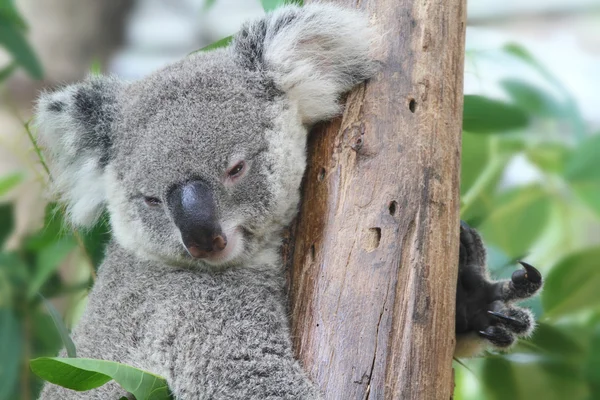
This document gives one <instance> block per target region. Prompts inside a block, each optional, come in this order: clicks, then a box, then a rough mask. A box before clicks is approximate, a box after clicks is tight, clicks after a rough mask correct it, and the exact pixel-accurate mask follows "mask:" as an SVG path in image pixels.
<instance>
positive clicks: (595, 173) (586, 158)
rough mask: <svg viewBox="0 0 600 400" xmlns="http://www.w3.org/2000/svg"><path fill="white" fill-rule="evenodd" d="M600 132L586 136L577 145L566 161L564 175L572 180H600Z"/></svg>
mask: <svg viewBox="0 0 600 400" xmlns="http://www.w3.org/2000/svg"><path fill="white" fill-rule="evenodd" d="M599 155H600V133H598V134H595V135H593V136H590V137H588V138H586V139H585V140H584V141H583V142H581V143H580V144H579V146H577V148H576V149H575V151H574V152H573V153H572V154H571V156H570V157H569V159H568V161H567V165H566V168H565V177H566V178H567V179H568V180H570V181H572V182H581V181H598V182H600V168H598V156H599Z"/></svg>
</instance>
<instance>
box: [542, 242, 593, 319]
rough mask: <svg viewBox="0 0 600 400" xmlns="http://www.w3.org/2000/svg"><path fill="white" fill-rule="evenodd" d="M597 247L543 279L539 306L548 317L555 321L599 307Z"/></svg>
mask: <svg viewBox="0 0 600 400" xmlns="http://www.w3.org/2000/svg"><path fill="white" fill-rule="evenodd" d="M598 260H600V247H594V248H591V249H586V250H584V251H581V252H578V253H575V254H572V255H570V256H568V257H566V258H565V259H563V260H562V261H561V262H559V263H558V264H557V265H556V266H555V267H554V268H552V269H551V270H550V273H549V274H548V276H547V277H546V282H545V284H544V291H543V292H542V304H543V306H544V310H545V312H546V314H547V315H552V316H553V317H557V316H560V315H566V314H569V313H573V312H576V311H582V310H586V309H589V308H594V307H598V306H600V290H598V288H600V268H599V267H598Z"/></svg>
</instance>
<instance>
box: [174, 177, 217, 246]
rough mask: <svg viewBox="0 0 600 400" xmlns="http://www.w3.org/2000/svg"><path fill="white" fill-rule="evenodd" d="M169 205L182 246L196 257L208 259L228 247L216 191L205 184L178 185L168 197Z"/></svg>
mask: <svg viewBox="0 0 600 400" xmlns="http://www.w3.org/2000/svg"><path fill="white" fill-rule="evenodd" d="M167 202H168V205H169V209H170V210H171V214H172V216H173V219H174V221H175V225H177V227H178V228H179V231H180V232H181V238H182V239H183V244H184V245H185V247H186V248H187V250H188V252H189V253H190V254H191V255H192V256H193V257H196V258H204V257H208V256H209V255H210V254H211V253H214V252H217V251H220V250H223V249H224V248H225V246H227V238H226V237H225V234H224V233H223V232H222V230H221V225H220V224H219V220H218V212H217V206H216V204H215V200H214V196H213V191H212V190H211V189H210V187H209V186H208V185H207V184H206V183H205V182H203V181H193V182H188V183H185V184H182V185H178V186H175V187H174V188H173V189H172V190H171V192H170V193H169V194H168V196H167Z"/></svg>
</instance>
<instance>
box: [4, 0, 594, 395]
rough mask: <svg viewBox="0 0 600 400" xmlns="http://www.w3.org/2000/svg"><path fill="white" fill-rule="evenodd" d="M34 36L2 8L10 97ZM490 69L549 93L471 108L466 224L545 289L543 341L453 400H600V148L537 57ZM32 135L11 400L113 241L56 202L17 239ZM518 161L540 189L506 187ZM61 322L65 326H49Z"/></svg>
mask: <svg viewBox="0 0 600 400" xmlns="http://www.w3.org/2000/svg"><path fill="white" fill-rule="evenodd" d="M212 3H214V1H208V2H207V3H206V7H207V8H210V7H211V6H212ZM279 3H281V2H280V1H275V0H271V1H263V6H264V7H265V9H269V8H272V7H275V6H277V5H278V4H279ZM26 33H27V24H26V22H25V21H24V20H23V18H22V17H21V16H20V14H19V12H18V11H17V9H16V8H15V7H14V5H13V3H12V2H11V1H10V0H0V47H3V48H4V49H5V50H6V51H7V53H8V54H10V61H9V62H8V63H7V64H6V65H5V66H4V67H2V68H0V85H2V82H6V81H7V79H8V78H9V77H10V76H11V75H13V74H14V73H15V71H18V70H21V71H25V72H26V73H27V74H29V76H30V77H31V78H33V79H41V78H42V77H43V76H44V72H43V70H42V67H41V65H40V62H39V61H38V58H37V57H36V54H35V51H34V50H32V48H31V46H30V45H29V44H28V42H27V40H26ZM220 43H221V44H222V43H226V40H225V41H223V42H220ZM489 57H495V58H496V59H500V60H510V62H511V63H518V64H520V65H521V67H522V68H525V69H528V70H529V71H530V72H531V73H533V74H535V75H536V76H537V78H538V79H537V80H536V82H539V81H540V80H541V81H543V82H544V84H543V85H540V84H538V83H535V82H531V81H528V80H526V79H524V78H522V77H519V76H515V77H511V78H507V79H505V80H503V81H502V82H501V89H502V91H503V97H502V100H498V99H497V98H496V97H494V98H491V97H485V96H480V95H466V96H465V112H464V133H463V155H462V157H463V161H462V172H461V195H462V200H461V215H462V218H463V219H465V220H466V221H467V222H468V223H469V224H470V225H472V226H474V227H476V228H478V229H479V230H480V231H481V233H482V234H483V236H484V239H485V240H486V243H487V246H488V253H489V267H490V269H491V271H492V273H493V275H494V276H495V277H498V278H508V277H509V276H510V274H511V273H512V272H513V270H514V269H515V268H516V266H515V261H516V260H518V259H525V260H527V261H528V262H530V263H532V264H533V265H535V266H536V267H537V268H538V269H540V270H541V271H542V273H543V274H544V276H545V279H546V283H545V288H544V291H543V293H542V295H541V296H539V297H537V298H535V299H533V300H530V301H528V302H527V305H528V306H530V307H531V308H532V309H533V310H534V312H535V314H536V316H537V318H538V321H539V326H538V329H537V331H536V333H535V334H534V336H533V337H531V338H529V339H527V340H522V341H520V342H519V343H518V345H517V346H515V348H514V349H513V350H512V351H511V352H509V353H505V354H503V353H496V352H489V353H488V354H486V355H485V357H482V358H478V359H473V360H460V362H457V363H455V372H456V389H455V398H456V399H459V400H475V399H565V398H569V399H573V400H576V399H600V269H599V268H598V262H599V260H600V135H599V134H598V132H594V130H593V129H592V128H591V127H590V124H589V123H588V122H587V121H586V120H585V119H584V118H583V117H582V112H581V110H580V109H579V106H578V104H577V102H576V101H575V100H574V98H573V96H572V95H571V94H570V91H569V88H568V87H565V85H564V84H563V83H562V82H561V81H560V79H558V78H556V77H555V76H553V75H552V73H551V72H550V71H549V70H548V68H547V67H546V66H544V65H542V64H541V63H539V62H538V61H537V60H536V59H535V58H534V57H533V56H532V55H531V54H530V52H529V51H528V49H526V48H524V47H523V46H521V45H519V44H509V45H505V46H502V47H498V48H494V49H488V50H486V51H485V52H469V53H467V68H469V67H470V66H471V67H473V66H477V65H478V63H480V62H481V61H482V60H483V59H485V58H489ZM97 69H98V66H94V70H97ZM479 74H482V75H483V74H484V73H483V72H482V71H479ZM22 135H23V136H24V137H26V138H28V140H30V143H31V144H30V146H29V147H30V148H31V151H32V153H33V154H27V155H26V157H29V159H31V160H34V161H33V162H32V163H30V164H31V165H30V168H24V169H21V170H15V171H13V172H10V173H8V174H5V175H4V176H0V198H2V199H5V201H3V202H2V203H1V204H0V248H1V249H2V251H0V400H13V399H16V400H29V399H34V398H36V396H37V394H38V392H39V389H40V385H41V382H40V380H39V379H38V378H37V377H36V376H35V375H33V374H32V373H31V370H30V368H29V362H28V360H30V359H32V358H36V357H41V356H53V355H55V354H56V353H57V351H58V349H59V348H60V347H61V346H62V343H63V340H61V329H63V330H64V326H66V328H67V329H69V328H71V327H72V326H73V324H74V323H75V322H76V321H77V319H78V317H79V315H80V314H81V311H82V309H83V308H84V307H85V303H86V295H87V292H88V290H89V288H90V286H91V285H92V284H93V281H94V279H95V271H96V269H97V267H98V265H99V262H100V261H101V259H102V254H103V249H104V246H105V244H106V242H107V240H108V239H109V238H110V230H109V226H108V223H107V221H106V219H103V220H102V222H101V223H100V224H98V225H97V226H96V227H95V228H94V229H92V230H90V231H86V232H78V231H73V230H72V229H70V228H69V227H67V226H66V224H65V223H64V221H63V210H62V208H61V207H60V206H58V205H56V204H54V203H49V204H47V205H46V208H45V211H44V213H43V214H44V215H45V217H44V221H43V222H42V223H41V227H38V229H35V230H31V231H29V232H27V233H26V234H25V235H21V236H20V237H18V238H17V239H16V240H14V237H13V236H14V232H13V231H14V226H15V225H14V223H15V201H18V200H15V197H14V196H11V195H12V194H13V193H14V192H15V190H17V189H18V188H19V186H20V185H23V184H24V183H23V182H31V181H32V180H33V181H36V182H37V183H40V182H41V184H45V183H46V182H47V181H48V176H47V169H46V168H45V165H44V164H43V162H42V161H40V159H39V157H38V154H37V153H39V149H38V148H37V147H36V146H35V139H34V138H35V132H34V131H32V129H31V127H30V126H29V123H28V121H27V120H22ZM1 145H2V143H1V142H0V146H1ZM30 156H31V157H30ZM517 158H518V159H521V160H526V162H527V163H528V165H530V167H533V168H534V170H535V172H536V173H535V176H534V178H532V179H528V180H526V181H525V182H520V183H518V184H507V181H510V180H509V179H507V176H510V174H513V175H514V174H515V171H514V170H513V171H512V172H510V171H509V169H510V168H511V165H514V161H515V159H517ZM519 173H520V171H519V170H517V171H516V174H517V175H518V174H519ZM17 199H18V197H17ZM32 211H33V210H32ZM11 237H12V239H13V240H11ZM39 294H41V295H42V296H43V297H42V296H40V295H39ZM44 298H46V299H49V300H50V301H49V302H46V301H44ZM56 310H59V312H60V315H61V316H62V320H63V321H64V325H63V323H62V322H61V321H60V320H57V319H56V318H53V317H52V314H53V313H57V311H56Z"/></svg>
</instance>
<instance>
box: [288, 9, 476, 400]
mask: <svg viewBox="0 0 600 400" xmlns="http://www.w3.org/2000/svg"><path fill="white" fill-rule="evenodd" d="M336 2H337V3H339V4H342V5H345V6H347V7H354V6H356V5H355V4H358V7H360V8H362V9H364V10H365V11H366V12H368V13H369V15H370V17H371V21H372V22H373V24H374V25H375V26H376V27H377V29H378V31H379V32H381V33H383V35H384V38H383V43H382V45H381V48H380V49H379V50H378V54H377V56H378V59H379V60H381V61H382V69H381V71H380V72H379V74H378V75H377V77H376V78H374V79H372V80H371V81H370V82H368V83H367V84H366V85H363V86H362V87H360V88H358V89H356V90H355V91H354V92H352V93H351V94H350V95H349V96H348V98H347V101H346V103H347V105H346V110H345V112H344V115H343V117H342V118H340V119H337V120H335V121H334V122H332V123H330V124H328V125H327V126H323V127H320V128H318V129H316V131H315V132H313V134H312V135H311V137H310V140H309V168H308V170H307V173H306V176H305V184H304V188H303V191H304V192H303V204H302V206H301V211H300V215H299V218H298V223H297V226H296V227H295V229H292V234H293V238H294V239H292V240H291V243H290V245H289V246H288V247H287V249H285V252H284V254H285V255H286V258H287V261H288V263H289V264H290V265H291V287H290V295H291V302H292V329H293V335H294V345H295V349H296V351H297V354H298V357H299V358H300V359H301V360H302V362H303V364H304V366H305V368H306V370H307V371H308V372H309V374H310V376H311V378H312V379H313V380H314V381H315V382H316V383H317V384H318V385H319V387H320V388H321V389H322V391H323V393H324V394H325V398H326V399H343V400H353V399H403V400H405V399H426V400H430V399H431V400H435V399H450V398H451V396H452V391H453V379H452V378H453V375H452V364H451V362H452V354H453V351H454V308H455V295H456V273H457V265H458V246H459V243H458V233H459V168H460V167H459V162H460V143H461V141H460V133H461V123H462V102H463V92H462V89H463V59H464V37H465V0H362V1H358V2H356V1H355V0H352V1H350V0H337V1H336Z"/></svg>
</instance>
